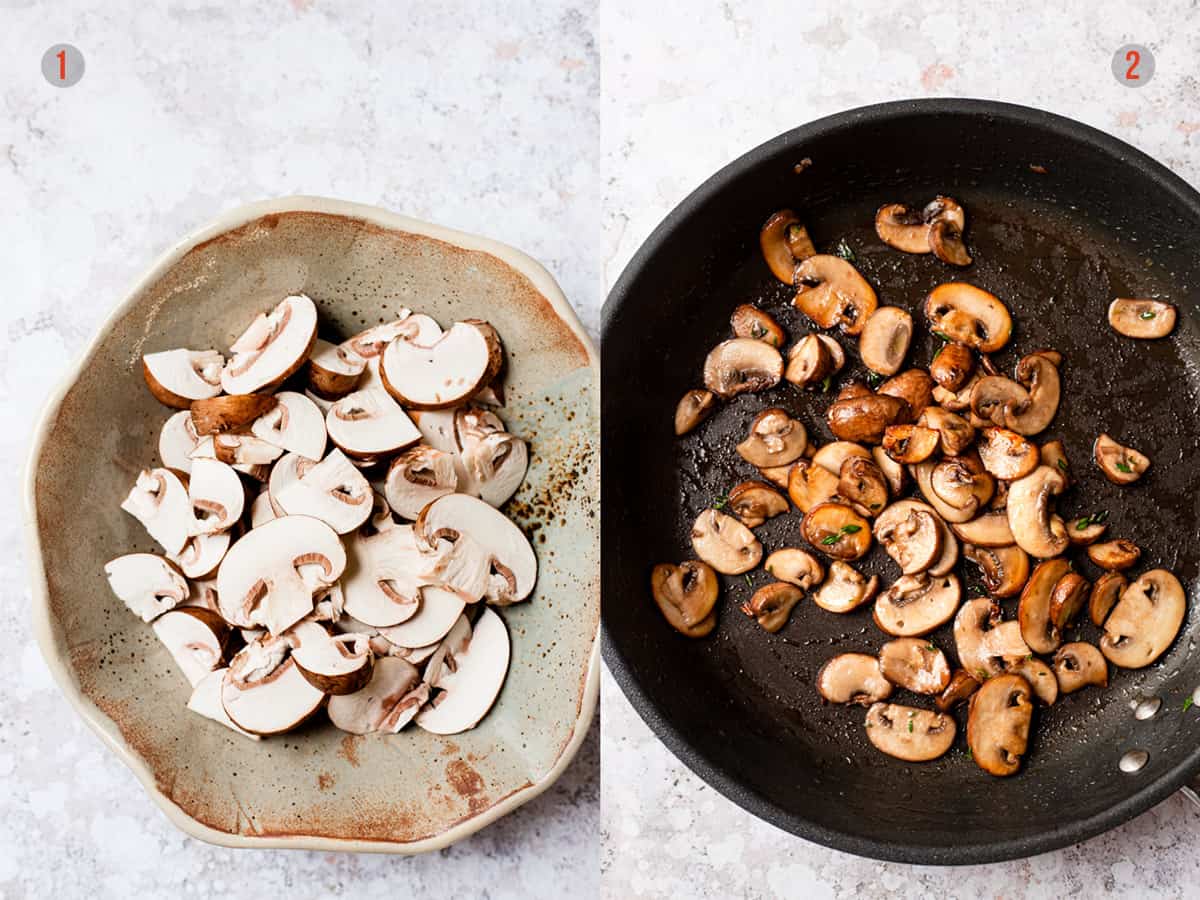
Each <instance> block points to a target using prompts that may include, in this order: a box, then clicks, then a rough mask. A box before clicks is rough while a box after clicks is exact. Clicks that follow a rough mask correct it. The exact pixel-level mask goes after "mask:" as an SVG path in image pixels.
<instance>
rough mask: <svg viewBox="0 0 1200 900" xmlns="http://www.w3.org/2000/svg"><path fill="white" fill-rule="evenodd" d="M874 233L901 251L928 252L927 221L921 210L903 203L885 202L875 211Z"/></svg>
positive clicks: (929, 249)
mask: <svg viewBox="0 0 1200 900" xmlns="http://www.w3.org/2000/svg"><path fill="white" fill-rule="evenodd" d="M875 233H876V234H877V235H879V239H880V240H881V241H883V242H884V243H885V244H887V245H888V246H889V247H892V248H894V249H896V250H899V251H900V252H902V253H916V254H920V253H929V252H930V251H931V249H932V248H931V247H930V245H929V223H928V222H927V221H926V220H925V215H924V213H923V211H922V210H919V209H913V208H912V207H910V206H905V205H904V204H903V203H887V204H885V205H883V206H881V207H879V209H878V210H877V211H876V212H875Z"/></svg>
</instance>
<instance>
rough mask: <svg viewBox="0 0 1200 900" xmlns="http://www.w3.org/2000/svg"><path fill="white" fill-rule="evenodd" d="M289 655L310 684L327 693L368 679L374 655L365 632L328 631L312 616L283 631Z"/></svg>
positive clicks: (356, 686)
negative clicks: (285, 632) (343, 632)
mask: <svg viewBox="0 0 1200 900" xmlns="http://www.w3.org/2000/svg"><path fill="white" fill-rule="evenodd" d="M287 638H288V643H289V644H290V645H291V651H292V659H293V660H294V661H295V663H296V665H297V666H298V667H299V669H300V674H301V675H303V676H304V677H305V678H306V679H307V680H308V682H309V683H310V684H312V685H313V686H314V687H316V688H319V689H320V690H322V691H324V692H325V693H327V694H334V695H337V694H352V693H354V692H355V691H357V690H359V689H360V688H361V687H362V686H363V685H365V684H366V683H367V682H368V681H370V679H371V664H372V662H374V659H375V657H374V656H373V655H372V653H371V645H370V643H369V639H368V638H367V636H366V635H365V634H339V635H332V634H330V633H329V632H328V631H327V630H326V629H325V626H323V625H321V624H320V623H319V622H317V621H315V620H313V619H303V620H301V621H300V622H297V623H296V624H295V625H293V626H292V627H291V628H290V629H288V632H287Z"/></svg>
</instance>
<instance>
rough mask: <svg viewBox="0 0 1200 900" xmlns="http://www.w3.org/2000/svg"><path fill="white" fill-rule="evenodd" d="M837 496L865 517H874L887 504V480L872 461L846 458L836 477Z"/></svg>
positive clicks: (860, 458)
mask: <svg viewBox="0 0 1200 900" xmlns="http://www.w3.org/2000/svg"><path fill="white" fill-rule="evenodd" d="M838 494H839V495H840V496H841V497H843V498H845V499H846V500H849V501H850V502H851V503H852V504H854V505H855V507H856V508H858V509H860V511H862V512H863V513H864V515H867V516H872V517H873V516H876V515H878V514H879V513H880V512H882V511H883V508H884V507H885V506H887V502H888V486H887V479H885V478H884V476H883V473H882V472H880V471H879V466H877V465H875V463H874V461H873V460H870V459H864V458H863V457H861V456H848V457H846V458H845V459H844V460H842V467H841V471H840V473H839V475H838Z"/></svg>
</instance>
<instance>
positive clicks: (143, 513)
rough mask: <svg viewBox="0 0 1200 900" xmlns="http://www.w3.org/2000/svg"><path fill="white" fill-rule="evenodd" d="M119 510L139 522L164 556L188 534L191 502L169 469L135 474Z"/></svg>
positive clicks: (176, 551)
mask: <svg viewBox="0 0 1200 900" xmlns="http://www.w3.org/2000/svg"><path fill="white" fill-rule="evenodd" d="M121 509H123V510H125V512H127V513H129V514H130V515H131V516H133V517H134V518H135V519H137V520H138V521H139V522H141V523H142V526H143V527H144V528H145V529H146V531H147V532H149V534H150V537H152V538H154V540H156V541H158V543H159V544H161V545H162V548H163V549H164V550H166V551H167V552H168V553H178V552H179V551H181V550H182V549H183V545H184V544H186V543H187V539H188V537H189V536H190V535H191V530H192V523H193V521H194V518H193V516H192V501H191V499H190V498H189V497H188V491H187V487H186V486H185V485H184V483H183V482H182V481H181V480H180V478H179V476H178V475H176V474H175V473H174V472H172V471H171V470H170V469H143V470H142V471H141V472H139V473H138V477H137V481H136V482H135V483H134V485H133V488H132V489H131V490H130V491H129V494H128V496H126V497H125V499H124V500H123V501H122V502H121Z"/></svg>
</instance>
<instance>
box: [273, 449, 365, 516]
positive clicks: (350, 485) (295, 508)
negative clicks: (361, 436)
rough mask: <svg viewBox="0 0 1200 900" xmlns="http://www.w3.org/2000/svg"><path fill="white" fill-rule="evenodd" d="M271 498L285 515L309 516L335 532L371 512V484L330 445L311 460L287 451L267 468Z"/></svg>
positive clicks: (340, 452)
mask: <svg viewBox="0 0 1200 900" xmlns="http://www.w3.org/2000/svg"><path fill="white" fill-rule="evenodd" d="M270 491H271V500H272V502H273V503H275V504H276V505H278V506H279V508H280V509H281V510H283V511H284V512H285V513H286V514H287V515H289V516H312V517H314V518H317V519H320V520H321V521H322V522H324V523H325V524H326V525H328V526H329V527H330V528H332V529H333V530H334V531H336V532H337V533H338V534H346V533H348V532H351V531H353V530H354V529H355V528H357V527H358V526H360V525H362V523H363V522H365V521H366V520H367V516H369V515H370V514H371V502H372V494H371V485H370V484H369V483H368V482H367V479H366V478H364V477H363V474H362V473H361V472H360V471H359V470H358V469H356V468H355V467H354V466H353V465H351V463H350V460H348V459H347V458H346V457H345V455H344V454H343V453H342V451H340V450H338V449H334V450H331V451H329V455H328V456H326V457H325V459H323V460H322V461H321V462H319V463H314V462H312V461H311V460H308V459H305V458H304V457H302V456H300V455H299V454H298V453H289V454H288V455H286V456H285V457H283V459H281V460H280V461H279V462H278V463H277V464H276V466H275V469H274V470H273V471H272V472H271V484H270Z"/></svg>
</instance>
